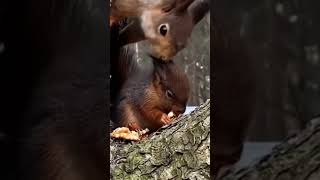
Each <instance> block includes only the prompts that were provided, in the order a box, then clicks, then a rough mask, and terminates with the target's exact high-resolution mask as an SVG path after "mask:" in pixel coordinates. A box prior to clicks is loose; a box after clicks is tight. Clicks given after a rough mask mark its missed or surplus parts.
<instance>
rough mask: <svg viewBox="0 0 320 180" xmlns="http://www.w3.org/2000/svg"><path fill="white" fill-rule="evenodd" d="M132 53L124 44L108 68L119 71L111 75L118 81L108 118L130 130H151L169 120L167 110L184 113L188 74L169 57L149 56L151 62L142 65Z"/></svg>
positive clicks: (169, 121) (167, 122)
mask: <svg viewBox="0 0 320 180" xmlns="http://www.w3.org/2000/svg"><path fill="white" fill-rule="evenodd" d="M132 53H133V52H132V51H131V49H129V48H128V47H124V48H121V49H120V52H119V57H118V58H117V59H116V60H114V62H116V63H117V64H114V66H113V67H112V68H116V69H118V70H117V71H116V72H118V73H120V72H123V73H122V74H121V75H120V74H113V75H112V76H117V77H118V78H117V79H118V80H119V83H122V84H121V85H120V86H119V87H120V91H118V92H116V93H114V94H113V95H114V96H115V98H114V100H113V105H112V107H113V108H112V110H111V116H112V117H111V118H112V121H113V122H114V123H115V124H116V126H117V127H119V126H121V127H128V128H129V129H130V130H134V131H140V130H143V129H146V128H148V129H149V130H150V131H151V132H152V131H155V130H157V129H159V128H160V127H162V126H163V125H166V124H169V123H171V121H172V119H171V118H169V117H168V113H169V112H171V111H172V112H173V113H174V114H175V115H177V116H178V115H180V114H182V113H184V111H185V108H186V103H187V101H188V98H189V82H188V78H187V76H186V74H185V73H184V72H183V70H182V69H180V67H179V66H177V65H176V64H175V63H174V62H173V61H170V62H166V63H165V62H163V61H161V60H159V59H157V58H155V57H152V56H150V59H151V61H152V63H151V64H144V65H143V66H142V65H139V64H138V63H137V61H136V60H135V59H134V58H133V55H132ZM123 75H124V76H123ZM120 76H121V77H120ZM112 78H115V77H112ZM115 83H116V82H115Z"/></svg>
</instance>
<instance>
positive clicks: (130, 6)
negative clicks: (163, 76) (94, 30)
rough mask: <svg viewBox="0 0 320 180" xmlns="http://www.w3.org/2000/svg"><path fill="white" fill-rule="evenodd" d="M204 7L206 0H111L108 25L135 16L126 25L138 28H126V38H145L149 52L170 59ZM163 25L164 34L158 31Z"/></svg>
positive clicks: (189, 33)
mask: <svg viewBox="0 0 320 180" xmlns="http://www.w3.org/2000/svg"><path fill="white" fill-rule="evenodd" d="M189 6H190V8H189ZM208 11H209V0H207V1H195V0H157V1H156V0H155V1H149V0H148V1H145V0H134V1H132V0H130V1H128V0H113V2H112V5H111V16H110V25H112V24H115V23H116V22H117V21H119V20H121V19H123V18H125V17H139V18H140V20H139V22H137V23H136V24H135V25H133V26H132V27H130V28H133V29H134V30H135V31H136V30H139V31H141V32H137V33H132V31H133V30H130V28H128V31H129V35H126V37H127V39H131V40H133V41H134V42H137V41H141V40H144V39H146V40H148V41H149V43H150V44H151V52H150V53H151V54H152V55H153V56H155V57H157V58H159V59H162V60H164V61H170V60H171V59H172V57H174V56H175V55H176V54H177V53H178V52H179V51H180V50H182V49H183V48H184V47H185V46H186V44H187V41H188V39H189V37H190V35H191V32H192V29H193V27H194V26H195V25H196V24H197V23H198V22H199V21H200V20H201V19H202V17H203V16H204V15H205V14H206V12H208ZM163 25H166V26H167V29H168V31H167V33H166V34H165V35H163V34H161V33H160V32H159V29H160V27H161V26H163ZM136 26H140V27H139V28H137V27H136ZM131 36H135V37H131ZM137 36H141V37H137ZM128 43H132V41H130V42H128Z"/></svg>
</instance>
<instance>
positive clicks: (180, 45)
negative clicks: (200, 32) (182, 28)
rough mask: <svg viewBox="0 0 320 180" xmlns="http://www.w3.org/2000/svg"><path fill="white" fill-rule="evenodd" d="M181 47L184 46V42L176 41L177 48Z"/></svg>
mask: <svg viewBox="0 0 320 180" xmlns="http://www.w3.org/2000/svg"><path fill="white" fill-rule="evenodd" d="M183 48H185V44H184V43H182V42H178V43H177V49H179V50H180V49H183Z"/></svg>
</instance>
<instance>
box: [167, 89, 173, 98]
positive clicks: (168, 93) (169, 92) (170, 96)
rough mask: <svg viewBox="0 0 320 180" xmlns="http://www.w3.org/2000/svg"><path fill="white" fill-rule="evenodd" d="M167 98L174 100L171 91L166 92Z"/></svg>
mask: <svg viewBox="0 0 320 180" xmlns="http://www.w3.org/2000/svg"><path fill="white" fill-rule="evenodd" d="M166 96H167V97H169V98H173V93H172V92H171V91H170V90H167V91H166Z"/></svg>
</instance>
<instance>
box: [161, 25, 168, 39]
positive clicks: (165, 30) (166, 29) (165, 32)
mask: <svg viewBox="0 0 320 180" xmlns="http://www.w3.org/2000/svg"><path fill="white" fill-rule="evenodd" d="M168 31H169V24H161V25H160V26H159V33H160V34H161V35H162V36H165V35H166V34H167V32H168Z"/></svg>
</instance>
